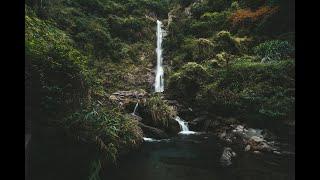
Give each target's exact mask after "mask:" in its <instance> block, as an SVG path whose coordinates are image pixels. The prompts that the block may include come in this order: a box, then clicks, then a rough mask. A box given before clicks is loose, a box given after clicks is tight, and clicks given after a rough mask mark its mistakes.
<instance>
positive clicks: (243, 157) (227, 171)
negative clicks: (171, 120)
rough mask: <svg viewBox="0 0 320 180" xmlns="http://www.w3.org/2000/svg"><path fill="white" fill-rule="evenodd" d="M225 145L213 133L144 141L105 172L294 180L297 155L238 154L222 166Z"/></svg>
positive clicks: (142, 178)
mask: <svg viewBox="0 0 320 180" xmlns="http://www.w3.org/2000/svg"><path fill="white" fill-rule="evenodd" d="M224 148H225V145H223V144H222V142H220V141H219V140H218V139H217V138H216V137H215V136H213V135H211V134H191V135H190V134H189V135H185V134H180V135H177V136H176V137H173V138H171V139H167V140H162V141H154V142H152V141H145V142H144V143H143V145H142V147H141V148H140V149H139V150H136V151H134V152H131V153H130V154H128V155H126V156H122V157H121V159H120V160H119V162H118V163H117V165H116V166H114V167H108V168H107V170H104V172H103V174H104V175H103V177H106V178H102V179H109V180H129V179H132V180H293V179H295V176H294V170H295V166H294V156H293V157H292V156H291V157H290V156H284V155H276V154H271V153H270V154H265V153H264V154H254V153H250V152H237V155H236V157H234V158H233V159H232V165H231V166H228V167H223V166H222V165H221V163H220V157H221V154H222V152H223V149H224Z"/></svg>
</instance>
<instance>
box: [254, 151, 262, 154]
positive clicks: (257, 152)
mask: <svg viewBox="0 0 320 180" xmlns="http://www.w3.org/2000/svg"><path fill="white" fill-rule="evenodd" d="M253 153H254V154H261V152H260V151H253Z"/></svg>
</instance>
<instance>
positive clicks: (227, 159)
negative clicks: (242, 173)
mask: <svg viewBox="0 0 320 180" xmlns="http://www.w3.org/2000/svg"><path fill="white" fill-rule="evenodd" d="M235 156H236V153H235V152H233V151H232V149H231V148H230V147H226V148H224V150H223V152H222V155H221V157H220V163H221V165H222V166H223V167H226V166H230V165H231V164H232V158H233V157H235Z"/></svg>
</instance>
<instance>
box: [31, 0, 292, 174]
mask: <svg viewBox="0 0 320 180" xmlns="http://www.w3.org/2000/svg"><path fill="white" fill-rule="evenodd" d="M25 12H26V13H25V14H26V15H25V28H26V31H25V59H26V64H28V65H29V69H26V71H28V73H26V74H30V75H32V76H31V77H32V78H29V79H27V78H26V81H28V82H26V88H28V92H30V94H26V96H28V97H27V98H28V99H31V101H32V103H29V104H28V106H30V107H28V108H26V109H31V110H32V113H30V114H31V116H30V119H31V120H30V122H31V127H32V128H30V129H31V134H32V136H29V135H28V136H26V145H25V146H26V149H28V147H27V146H29V149H28V153H29V154H30V158H29V159H30V164H31V167H32V168H31V169H30V171H31V172H30V173H26V174H29V176H30V179H32V180H43V179H46V180H55V179H61V180H64V179H66V180H67V179H68V180H70V179H77V180H81V179H84V180H85V179H86V180H87V179H89V180H101V179H110V180H122V179H123V180H127V179H141V180H150V179H154V180H158V179H159V180H162V179H167V180H180V179H181V180H182V179H183V180H195V179H199V180H207V179H208V180H209V179H210V180H212V179H221V180H222V179H223V180H242V179H243V180H247V179H261V180H264V179H265V180H269V179H272V180H294V179H295V66H296V65H295V30H294V16H293V13H294V3H292V1H289V0H283V1H282V0H281V1H271V0H266V1H265V0H257V1H248V0H235V1H231V0H201V1H200V0H183V1H182V0H129V1H127V0H72V1H70V0H59V1H47V0H43V1H41V3H40V2H39V1H35V0H27V1H26V4H25ZM29 71H30V72H29ZM29 81H30V82H29ZM26 106H27V105H26ZM31 110H30V111H31ZM26 164H27V163H26Z"/></svg>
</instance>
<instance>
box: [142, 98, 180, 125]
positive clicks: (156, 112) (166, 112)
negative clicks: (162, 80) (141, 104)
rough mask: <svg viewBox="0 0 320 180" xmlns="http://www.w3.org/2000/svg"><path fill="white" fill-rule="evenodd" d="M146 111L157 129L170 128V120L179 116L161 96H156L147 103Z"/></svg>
mask: <svg viewBox="0 0 320 180" xmlns="http://www.w3.org/2000/svg"><path fill="white" fill-rule="evenodd" d="M146 109H147V113H148V114H149V116H151V120H152V123H150V124H152V125H153V126H156V127H162V128H168V126H169V120H172V119H173V118H175V117H176V116H177V112H176V110H175V109H174V107H172V106H169V105H168V104H167V103H166V102H165V101H164V100H163V99H162V98H161V96H159V95H157V94H155V95H154V96H152V97H150V98H149V99H148V101H147V102H146Z"/></svg>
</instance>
